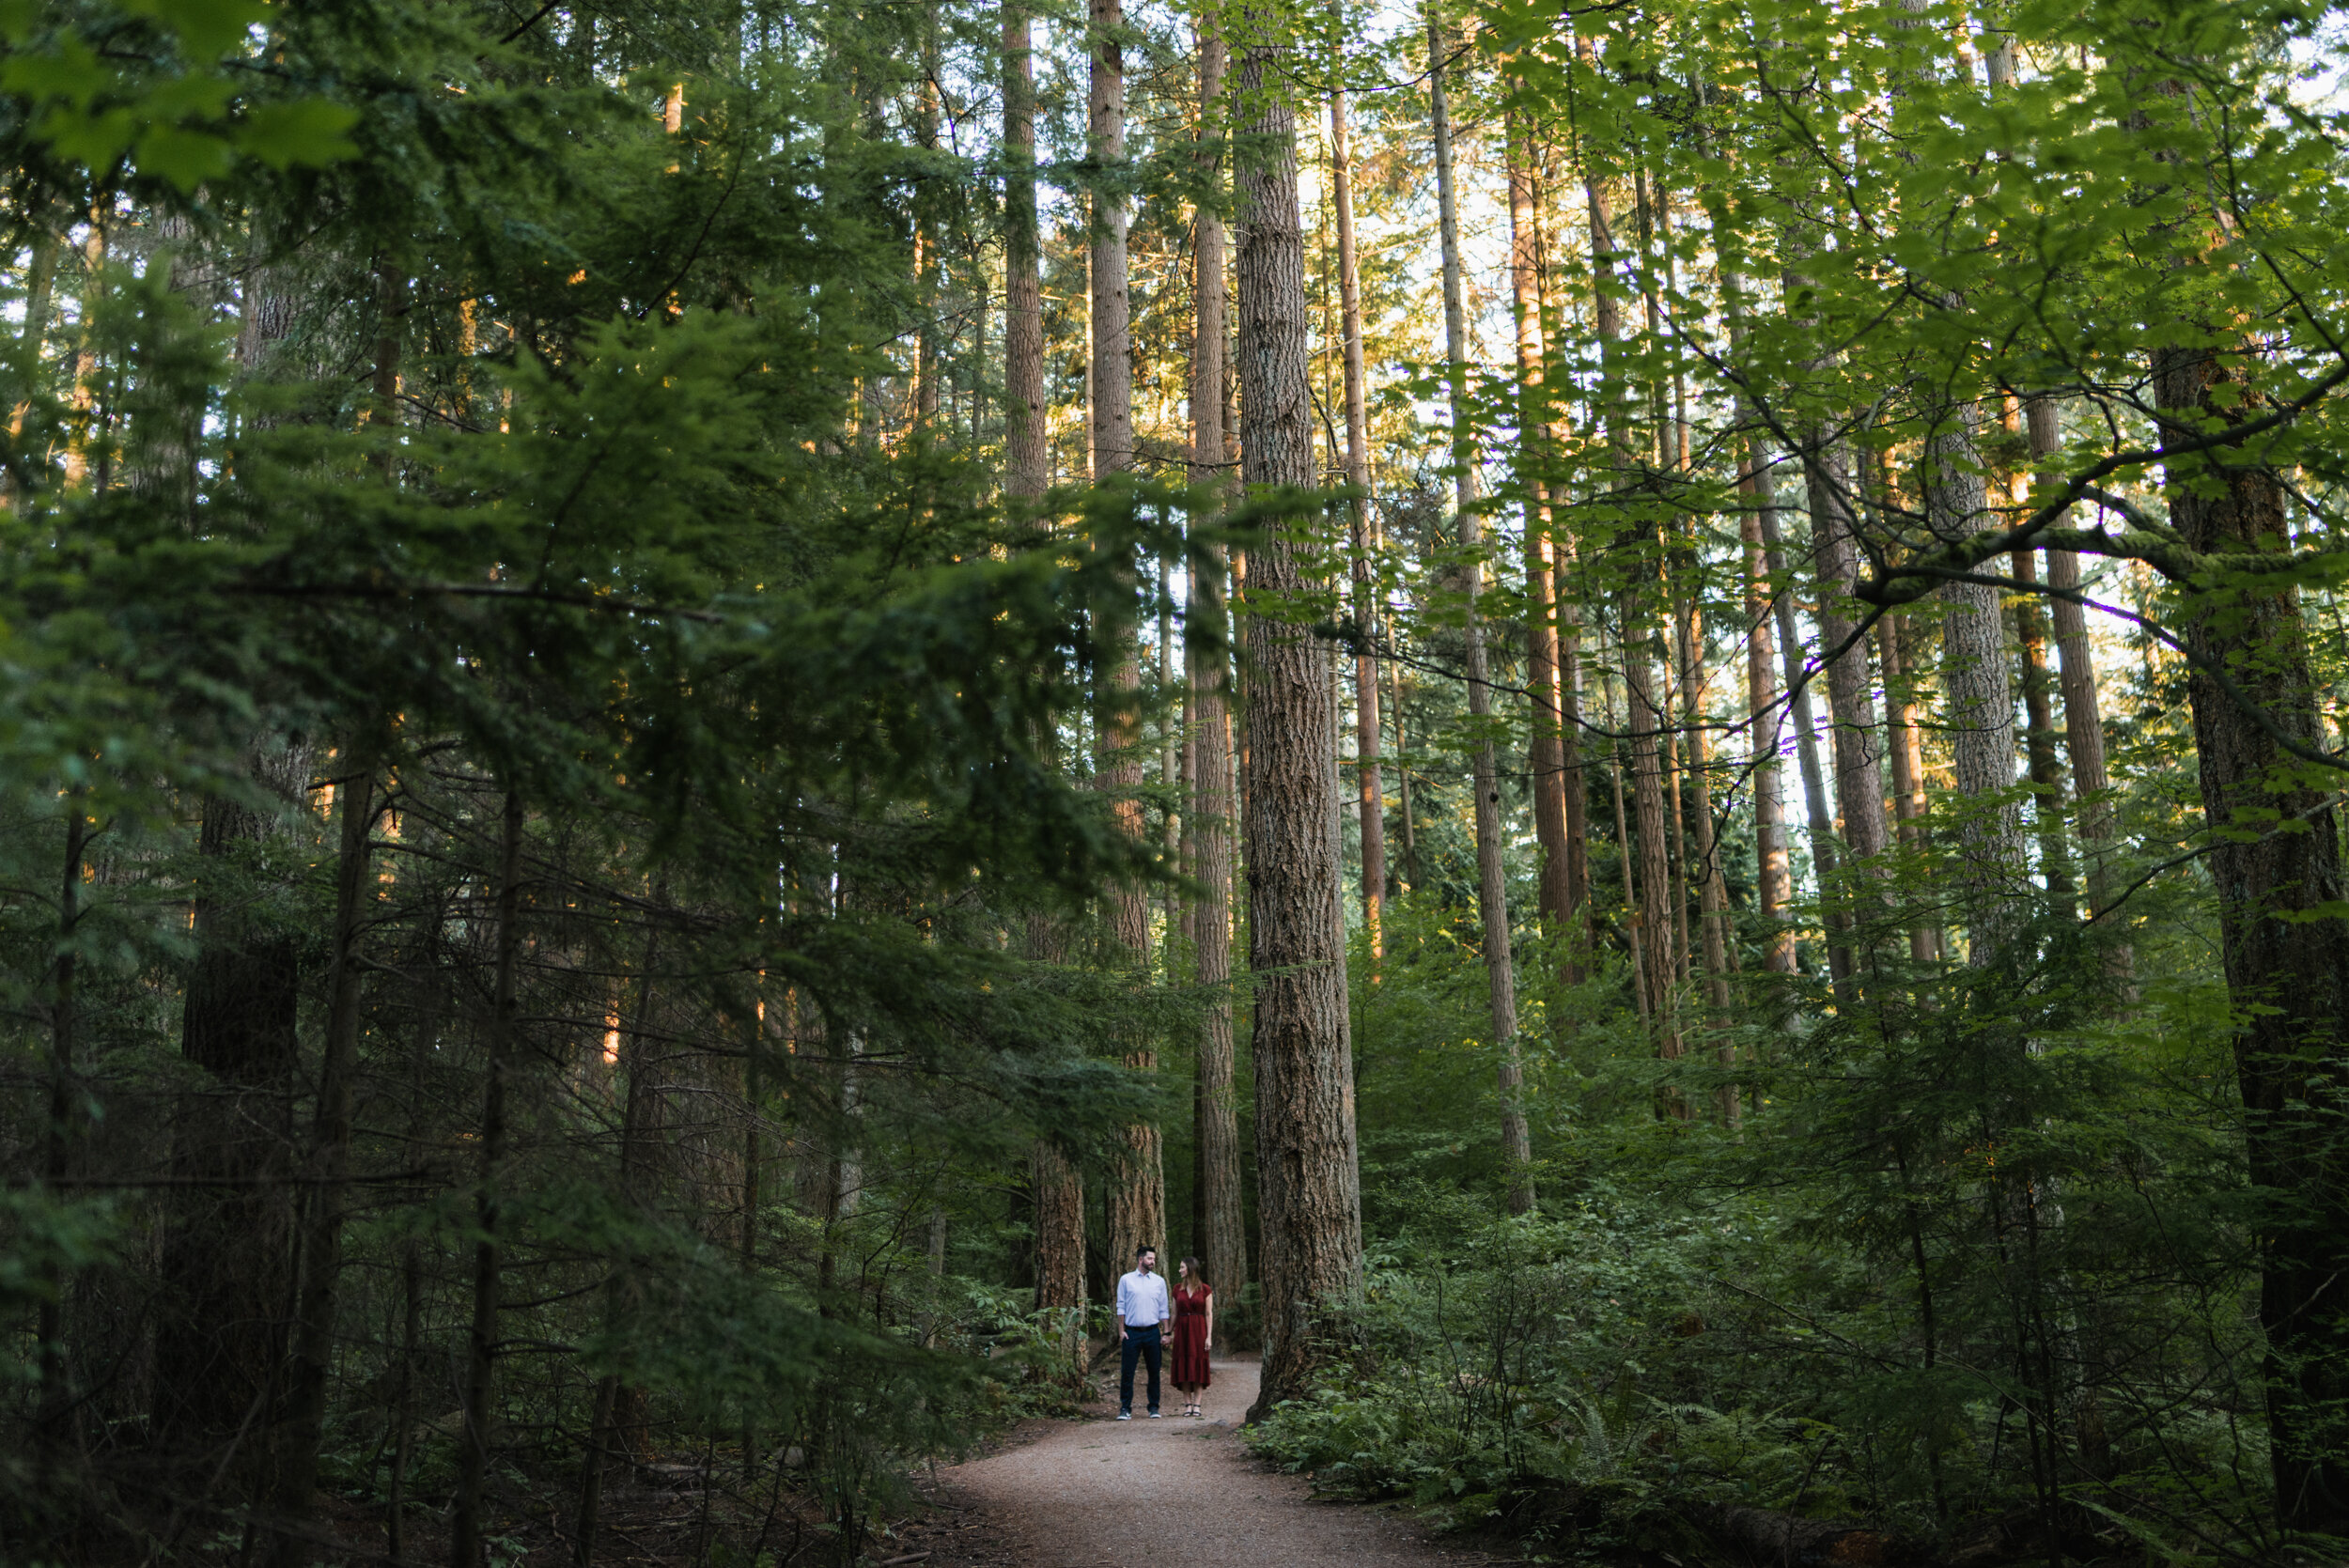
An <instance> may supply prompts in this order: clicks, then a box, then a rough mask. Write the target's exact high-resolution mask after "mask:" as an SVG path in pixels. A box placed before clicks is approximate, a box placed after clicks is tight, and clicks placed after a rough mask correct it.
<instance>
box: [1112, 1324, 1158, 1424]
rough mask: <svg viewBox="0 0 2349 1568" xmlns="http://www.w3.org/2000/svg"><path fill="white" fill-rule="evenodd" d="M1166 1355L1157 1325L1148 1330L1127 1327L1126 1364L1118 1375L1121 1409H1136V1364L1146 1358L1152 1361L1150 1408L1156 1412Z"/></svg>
mask: <svg viewBox="0 0 2349 1568" xmlns="http://www.w3.org/2000/svg"><path fill="white" fill-rule="evenodd" d="M1165 1354H1166V1347H1165V1344H1164V1343H1163V1342H1162V1341H1161V1340H1160V1338H1159V1326H1158V1325H1157V1324H1155V1323H1154V1324H1152V1325H1150V1327H1147V1328H1136V1327H1132V1326H1131V1325H1128V1327H1127V1329H1126V1343H1125V1345H1124V1347H1123V1360H1124V1364H1123V1365H1122V1366H1121V1367H1120V1368H1119V1369H1118V1374H1117V1407H1118V1408H1119V1409H1121V1410H1131V1409H1132V1408H1133V1407H1134V1362H1135V1361H1136V1360H1137V1359H1139V1358H1143V1357H1145V1356H1146V1357H1148V1358H1149V1359H1150V1408H1151V1409H1152V1410H1156V1409H1157V1408H1158V1407H1159V1359H1160V1358H1162V1357H1164V1356H1165Z"/></svg>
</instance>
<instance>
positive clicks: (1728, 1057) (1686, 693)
mask: <svg viewBox="0 0 2349 1568" xmlns="http://www.w3.org/2000/svg"><path fill="white" fill-rule="evenodd" d="M1675 630H1676V632H1677V635H1678V641H1679V644H1680V648H1679V652H1680V711H1681V722H1682V723H1683V724H1684V725H1685V726H1686V727H1687V730H1688V774H1689V781H1690V783H1691V784H1693V785H1694V794H1695V796H1696V800H1695V801H1694V802H1693V804H1694V806H1695V808H1696V823H1697V827H1696V877H1697V907H1698V909H1699V913H1700V918H1701V919H1702V921H1703V925H1702V927H1701V931H1700V935H1699V940H1700V941H1701V942H1702V943H1703V948H1704V982H1705V985H1704V989H1705V999H1706V1001H1709V1002H1711V1004H1712V1013H1713V1028H1714V1029H1715V1030H1716V1031H1717V1032H1718V1034H1719V1042H1718V1043H1717V1044H1716V1045H1715V1046H1714V1048H1713V1051H1714V1056H1715V1059H1716V1060H1717V1061H1719V1063H1720V1064H1721V1065H1722V1066H1723V1067H1725V1068H1734V1067H1735V1066H1736V1065H1737V1048H1736V1046H1735V1044H1734V1043H1733V1042H1732V1040H1731V1038H1730V1035H1729V1029H1730V1026H1731V1024H1732V1022H1733V1021H1734V1020H1733V1019H1732V1017H1731V1015H1730V999H1729V970H1730V961H1729V951H1730V949H1729V886H1728V883H1727V881H1726V879H1725V878H1724V877H1722V875H1721V854H1720V843H1719V835H1718V834H1716V833H1715V831H1714V828H1713V785H1712V779H1711V767H1712V762H1711V757H1710V754H1709V753H1710V742H1709V737H1708V736H1707V734H1706V721H1705V715H1704V700H1703V699H1704V689H1705V684H1706V682H1705V674H1704V623H1703V619H1702V618H1701V615H1700V613H1699V612H1698V610H1697V608H1696V606H1695V604H1694V602H1693V601H1690V600H1685V599H1684V600H1683V601H1682V604H1681V612H1680V618H1679V625H1678V627H1677V628H1676V629H1675ZM1713 1101H1714V1107H1715V1109H1716V1110H1718V1112H1719V1115H1720V1119H1721V1124H1722V1126H1733V1127H1734V1126H1736V1125H1737V1119H1738V1107H1739V1104H1740V1101H1739V1099H1738V1096H1737V1086H1736V1084H1735V1083H1734V1082H1729V1083H1723V1084H1722V1085H1721V1086H1720V1087H1719V1089H1718V1090H1716V1091H1715V1092H1714V1095H1713Z"/></svg>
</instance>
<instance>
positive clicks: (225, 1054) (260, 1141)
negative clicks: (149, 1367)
mask: <svg viewBox="0 0 2349 1568" xmlns="http://www.w3.org/2000/svg"><path fill="white" fill-rule="evenodd" d="M310 756H311V753H310V748H309V747H308V746H306V745H303V744H300V743H298V742H295V743H287V742H284V741H282V740H280V741H265V742H264V743H263V744H261V745H260V746H257V747H256V748H255V749H254V750H253V751H252V752H251V753H249V760H250V762H251V764H252V768H253V773H254V782H255V783H256V784H258V785H259V786H260V787H261V788H262V789H263V790H264V791H265V792H266V793H267V794H269V795H271V796H272V797H274V798H275V799H276V800H278V801H279V803H280V805H281V807H282V809H283V810H284V811H285V812H287V813H298V812H301V811H302V810H303V808H304V806H305V804H306V800H305V795H306V792H307V789H308V785H309V782H310ZM285 831H286V830H285V827H284V825H283V824H282V823H281V822H279V821H276V820H273V819H272V815H269V814H267V813H265V812H260V811H255V810H253V809H250V808H248V807H246V806H244V805H241V804H240V803H238V802H236V801H233V800H226V799H224V798H222V797H219V796H213V797H210V798H209V799H207V800H205V802H204V821H203V828H202V830H201V832H200V834H199V836H198V839H197V844H196V853H197V862H198V865H199V867H201V868H202V869H201V871H200V872H199V879H198V883H197V892H196V900H195V911H194V917H195V924H194V937H195V945H196V955H195V959H194V963H193V965H192V966H191V967H190V969H189V971H188V983H187V991H186V996H185V1000H184V1003H183V1006H182V1009H181V1019H180V1037H179V1038H180V1045H179V1049H180V1054H181V1056H182V1057H184V1058H185V1059H186V1060H187V1061H189V1062H191V1063H194V1064H195V1065H196V1066H198V1067H200V1068H202V1069H203V1070H204V1072H205V1074H206V1075H207V1077H206V1082H205V1087H204V1088H203V1090H201V1091H200V1092H197V1093H194V1094H187V1095H184V1096H182V1097H181V1100H180V1104H179V1125H178V1126H177V1127H176V1128H175V1129H174V1132H175V1136H174V1139H173V1148H172V1170H173V1174H174V1176H175V1177H176V1178H178V1179H180V1180H183V1181H187V1182H190V1183H192V1184H193V1188H192V1190H191V1191H189V1192H188V1193H187V1194H186V1195H185V1196H183V1197H181V1198H180V1199H179V1202H178V1203H175V1204H174V1205H173V1213H172V1215H171V1217H170V1219H169V1220H168V1222H167V1226H166V1229H165V1230H164V1233H163V1248H162V1259H161V1263H162V1273H163V1281H164V1288H163V1293H162V1296H161V1300H162V1302H163V1304H164V1305H163V1308H162V1310H161V1311H159V1312H158V1314H157V1317H156V1321H155V1396H154V1406H153V1411H154V1437H155V1446H156V1451H157V1452H163V1453H170V1454H174V1455H176V1456H183V1457H184V1458H186V1459H187V1460H189V1461H191V1462H194V1463H195V1464H197V1465H199V1466H200V1467H201V1473H202V1474H203V1476H204V1478H205V1484H210V1480H211V1478H212V1477H213V1476H215V1475H222V1476H225V1477H233V1478H235V1484H234V1490H235V1491H236V1492H237V1493H238V1494H240V1495H242V1496H247V1497H251V1496H255V1495H257V1490H258V1486H257V1483H261V1482H262V1481H263V1480H264V1478H265V1471H266V1467H267V1444H266V1441H265V1440H257V1439H262V1438H264V1435H265V1434H266V1432H267V1422H266V1421H265V1420H263V1419H262V1418H263V1416H264V1414H265V1412H266V1411H267V1410H268V1409H269V1408H270V1406H271V1405H273V1404H274V1403H275V1400H276V1397H277V1394H276V1383H277V1375H278V1372H279V1370H280V1366H281V1364H282V1362H283V1360H284V1358H285V1353H286V1318H285V1314H286V1302H287V1296H288V1292H289V1291H290V1289H291V1288H292V1282H293V1281H292V1274H291V1270H290V1267H289V1265H290V1264H291V1261H292V1258H293V1245H292V1241H293V1237H292V1221H293V1216H292V1213H291V1210H290V1209H289V1207H288V1194H289V1189H288V1187H287V1186H286V1185H285V1178H286V1177H287V1176H288V1174H289V1173H290V1172H291V1169H292V1148H293V1125H292V1094H293V1084H294V1076H295V1073H296V1070H297V1067H298V1065H299V1061H300V1054H301V1042H300V1037H299V1035H298V1033H297V1032H296V1013H297V1010H298V1004H299V1002H300V1000H301V978H302V977H301V968H300V964H299V961H298V959H297V956H296V943H295V940H294V938H293V935H292V933H291V932H290V931H282V930H272V929H271V928H270V926H269V924H268V923H267V922H266V921H265V920H257V919H256V918H255V917H254V915H253V914H252V913H251V912H250V910H249V908H248V904H249V902H250V900H249V899H247V898H245V897H241V896H240V895H239V893H238V885H239V879H240V878H241V877H242V876H243V875H245V874H246V873H247V872H249V870H250V867H249V866H248V865H243V864H240V863H239V862H243V861H247V860H249V858H250V856H251V854H252V852H253V851H254V849H255V848H256V847H257V846H259V845H260V844H262V843H263V842H265V841H267V840H268V839H270V838H272V837H281V838H282V837H283V836H284V835H285ZM232 1445H234V1446H236V1448H237V1450H238V1452H235V1453H234V1454H233V1455H232V1454H231V1453H230V1452H228V1450H229V1448H230V1446H232Z"/></svg>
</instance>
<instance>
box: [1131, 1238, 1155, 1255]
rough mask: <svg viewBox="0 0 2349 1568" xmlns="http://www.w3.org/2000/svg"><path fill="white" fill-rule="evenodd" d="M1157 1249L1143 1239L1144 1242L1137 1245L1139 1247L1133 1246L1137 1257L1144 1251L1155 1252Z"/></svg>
mask: <svg viewBox="0 0 2349 1568" xmlns="http://www.w3.org/2000/svg"><path fill="white" fill-rule="evenodd" d="M1157 1250H1158V1249H1157V1248H1155V1247H1153V1246H1151V1245H1150V1244H1149V1243H1148V1242H1146V1241H1145V1242H1143V1244H1142V1245H1141V1246H1139V1247H1137V1248H1135V1249H1134V1256H1135V1257H1137V1258H1138V1257H1140V1256H1142V1254H1143V1253H1144V1252H1155V1251H1157Z"/></svg>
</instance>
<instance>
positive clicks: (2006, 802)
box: [1924, 404, 2024, 965]
mask: <svg viewBox="0 0 2349 1568" xmlns="http://www.w3.org/2000/svg"><path fill="white" fill-rule="evenodd" d="M1976 418H1977V414H1976V411H1975V410H1974V408H1973V407H1972V406H1971V405H1970V404H1958V405H1954V406H1952V407H1950V408H1948V409H1945V410H1942V411H1941V412H1940V419H1941V425H1940V427H1939V428H1938V429H1937V430H1935V431H1934V432H1933V433H1932V434H1931V435H1930V436H1929V437H1928V438H1927V440H1926V442H1925V465H1924V466H1925V474H1924V491H1925V526H1926V527H1927V529H1929V530H1930V531H1931V532H1932V534H1933V536H1934V537H1936V538H1939V539H1955V538H1958V537H1961V536H1964V535H1967V534H1972V533H1978V532H1980V531H1981V530H1983V529H1984V528H1989V527H1993V526H1995V525H1996V519H1995V518H1994V517H1993V515H1992V514H1991V512H1990V510H1989V506H1988V499H1987V495H1986V493H1985V491H1984V489H1983V478H1982V462H1981V459H1980V458H1979V456H1978V455H1977V451H1976V442H1975V440H1974V424H1975V420H1976ZM1941 598H1942V604H1943V620H1942V644H1941V645H1942V687H1943V690H1944V691H1946V692H1947V693H1948V697H1949V718H1948V723H1949V727H1950V733H1951V745H1950V750H1951V753H1952V772H1953V773H1954V774H1955V776H1956V784H1957V795H1958V806H1959V811H1960V813H1961V815H1960V818H1959V821H1958V827H1957V850H1958V860H1959V866H1960V877H1961V878H1962V880H1963V883H1964V886H1965V889H1966V893H1967V897H1968V903H1969V908H1968V910H1967V959H1968V962H1969V963H1972V964H1976V965H1981V964H1985V963H1988V962H1989V961H1990V960H1991V959H1992V958H1993V957H1994V956H1995V955H1996V954H1997V953H1998V952H1999V949H2000V948H2001V947H2003V946H2004V944H2005V940H2006V939H2007V937H2008V936H2009V934H2011V932H2012V931H2013V929H2014V926H2015V919H2016V916H2017V914H2018V913H2019V910H2018V909H2017V908H2015V897H2016V894H2017V893H2018V892H2019V891H2020V882H2021V878H2022V876H2023V864H2024V858H2023V822H2022V816H2021V814H2020V813H2019V812H2018V811H2017V810H2016V808H2015V802H2014V801H2013V800H2010V799H2007V798H2006V792H2007V790H2008V789H2009V788H2010V787H2011V786H2012V785H2013V784H2014V783H2015V696H2014V688H2013V687H2012V685H2011V684H2010V683H2009V681H2008V678H2007V649H2006V616H2005V615H2004V614H2003V613H2001V608H2000V606H1999V590H1998V589H1996V588H1992V587H1988V586H1984V585H1981V584H1977V583H1971V582H1952V583H1949V584H1947V585H1946V586H1944V587H1943V588H1942V590H1941Z"/></svg>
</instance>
